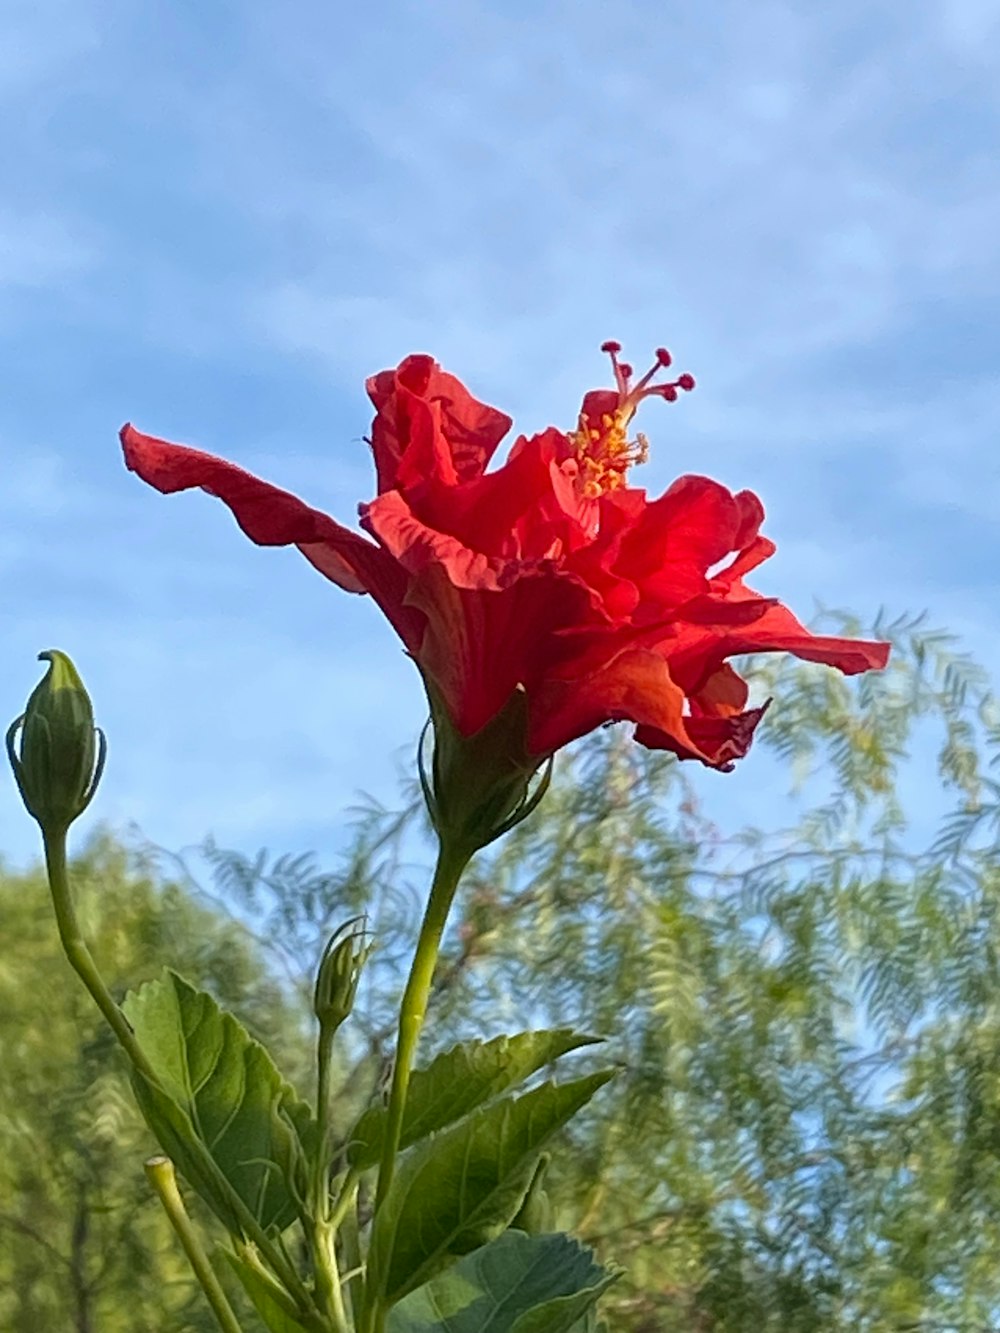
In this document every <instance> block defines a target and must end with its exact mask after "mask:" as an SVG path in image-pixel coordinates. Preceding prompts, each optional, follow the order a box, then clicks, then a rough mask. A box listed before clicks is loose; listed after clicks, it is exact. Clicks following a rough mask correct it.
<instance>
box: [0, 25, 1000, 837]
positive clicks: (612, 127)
mask: <svg viewBox="0 0 1000 1333" xmlns="http://www.w3.org/2000/svg"><path fill="white" fill-rule="evenodd" d="M998 140H1000V11H998V9H997V7H996V5H995V4H993V3H991V2H990V0H926V3H923V4H920V5H900V4H898V3H891V2H890V0H875V2H874V3H872V2H871V0H866V2H865V3H861V2H860V0H858V2H857V3H855V2H854V0H847V2H846V3H841V4H839V5H837V6H819V5H791V4H767V3H761V4H757V5H753V6H748V5H741V4H739V3H736V0H733V2H732V3H729V2H727V0H716V3H715V4H713V5H703V6H680V5H672V4H670V3H663V2H661V3H654V2H653V0H636V2H635V3H624V2H623V3H618V2H617V0H616V3H609V2H608V0H603V2H602V0H572V2H570V0H565V2H564V3H557V2H556V0H532V3H530V4H528V3H525V2H524V0H503V2H502V3H501V2H500V0H494V2H493V3H490V4H487V3H479V0H450V2H447V3H439V2H438V0H425V2H423V3H419V4H418V3H410V4H406V3H386V4H382V5H373V6H360V5H339V4H331V3H330V2H329V0H316V2H314V0H296V3H292V4H289V3H284V4H280V5H279V4H276V3H273V4H272V3H265V2H264V0H240V3H228V4H226V3H222V2H219V3H210V4H206V3H202V2H199V3H194V2H193V0H187V2H186V3H185V2H184V0H171V2H170V3H167V2H166V0H161V3H153V2H151V3H146V4H143V5H134V4H129V3H126V0H31V2H30V3H28V0H6V2H5V3H4V5H3V6H2V7H0V179H2V180H3V182H4V186H3V190H2V192H0V367H2V369H0V385H2V392H0V462H2V477H3V484H2V486H0V701H2V709H5V710H6V713H5V717H6V716H11V717H13V716H14V714H15V713H16V712H17V711H19V709H20V707H21V705H22V703H23V700H24V699H25V697H26V696H27V693H28V691H29V690H30V688H31V687H32V685H33V684H34V682H35V680H36V679H37V676H38V667H37V665H36V663H35V662H34V655H35V653H36V652H37V651H38V650H39V649H42V648H48V647H53V646H55V647H60V648H64V649H65V650H67V651H69V652H70V653H71V654H72V655H73V656H74V657H75V658H76V660H77V662H78V664H79V666H80V668H81V670H82V671H83V673H84V676H85V679H86V680H87V682H88V684H89V686H90V688H91V692H92V694H93V696H94V698H95V701H96V704H97V708H98V712H99V718H100V720H101V722H102V723H103V725H104V726H105V727H106V729H107V730H108V732H109V735H110V740H111V759H110V763H109V769H108V773H107V776H106V778H105V782H104V784H103V787H102V792H101V795H100V797H99V798H98V805H97V809H98V812H99V813H100V814H101V815H102V816H104V817H106V818H108V819H110V820H111V821H112V822H113V823H116V824H118V825H124V824H125V823H126V822H128V821H130V820H134V821H136V822H137V823H138V825H139V826H140V827H141V829H142V830H143V831H144V832H145V833H146V834H148V835H149V836H150V837H152V838H153V839H154V840H156V841H158V842H160V843H163V844H165V845H167V846H171V847H177V846H179V845H181V844H182V843H188V842H191V841H195V840H198V839H199V838H200V837H201V836H202V835H203V834H204V833H206V832H207V831H209V830H210V829H212V830H214V831H215V833H216V834H217V836H218V838H219V839H220V841H222V842H223V843H226V844H230V845H236V846H239V847H242V848H245V849H254V848H256V847H257V846H259V845H263V844H268V845H270V846H272V847H274V848H288V849H296V850H297V849H306V848H319V849H320V850H321V851H322V850H324V849H328V848H330V847H332V846H334V845H335V843H336V837H337V826H338V823H339V821H340V820H341V818H342V811H343V809H344V807H345V805H347V804H348V803H349V802H350V800H351V798H352V794H353V793H354V792H355V791H356V790H357V789H358V788H366V789H368V790H370V791H373V792H375V793H376V794H379V795H382V796H385V797H387V798H391V795H392V793H393V790H394V780H393V765H394V763H395V762H396V760H397V758H398V752H399V749H400V747H401V746H406V745H408V744H409V743H410V742H411V740H412V738H413V737H414V736H415V734H416V731H417V729H418V728H419V725H420V723H421V721H422V717H423V703H422V697H421V693H420V689H419V685H418V681H417V678H416V675H415V673H414V671H413V669H412V667H411V666H410V664H409V663H408V662H407V661H406V660H405V658H403V656H402V654H401V652H400V651H399V650H398V647H397V644H396V642H395V640H394V638H393V636H392V635H391V633H390V632H389V630H388V629H387V628H386V627H385V626H384V625H383V624H382V622H381V620H380V617H379V615H378V613H377V612H376V611H375V609H374V607H373V606H371V605H370V604H367V603H366V602H365V601H364V600H363V599H359V598H351V597H348V596H346V595H343V594H340V593H338V592H337V591H336V590H335V589H333V588H332V587H331V586H329V585H327V584H325V583H324V581H323V580H322V579H321V578H320V577H319V576H318V575H316V574H315V573H314V572H313V571H312V570H311V569H309V568H308V566H306V565H305V563H304V562H303V561H302V560H301V559H300V558H299V557H297V556H296V555H294V554H293V553H289V552H276V551H260V550H257V549H256V548H254V547H252V546H251V545H250V544H249V543H248V542H246V540H245V539H244V538H242V536H241V535H240V534H239V533H238V531H237V530H236V528H235V527H234V525H233V523H232V521H231V519H230V518H229V516H228V514H227V513H226V512H225V511H224V510H223V508H222V507H221V506H220V505H219V504H218V503H217V502H215V501H212V500H211V499H209V498H208V497H204V496H199V495H187V496H178V497H173V498H170V499H166V498H163V497H160V496H158V495H156V494H155V493H154V492H152V491H151V490H149V489H148V488H146V487H144V486H143V485H142V484H141V483H140V482H138V481H137V480H136V479H135V478H134V477H131V476H130V475H128V474H127V473H126V472H125V471H124V469H123V467H122V465H121V462H120V456H119V452H118V446H117V440H116V432H117V428H118V427H119V425H120V424H121V423H122V422H123V421H124V420H126V419H131V420H132V421H134V422H135V423H136V425H137V426H139V428H140V429H143V430H146V431H148V432H150V433H154V434H160V435H164V436H166V437H167V438H172V439H176V440H182V441H186V442H189V443H193V444H197V445H199V446H201V447H203V448H206V449H209V450H212V451H215V452H219V453H222V454H224V455H226V456H228V457H230V458H232V459H234V460H236V461H238V462H240V463H241V464H243V465H244V466H246V467H248V468H250V469H252V470H254V471H257V472H259V473H261V474H262V475H264V476H266V477H268V478H270V479H271V480H273V481H275V482H277V483H279V484H282V485H284V486H286V487H288V488H289V489H292V490H295V491H297V492H298V493H299V494H301V495H302V496H303V497H304V498H306V499H308V500H309V501H310V502H311V503H313V504H316V505H318V506H320V507H326V508H328V509H329V510H330V512H332V513H334V514H336V515H337V516H338V517H340V518H341V519H343V520H345V521H349V520H350V519H351V518H352V517H353V515H354V512H355V506H356V504H357V502H358V500H363V499H367V498H370V495H371V491H372V483H371V473H370V468H369V463H368V458H367V453H366V449H365V447H364V445H363V444H362V443H361V441H360V437H361V435H362V434H363V433H364V432H365V431H366V429H367V426H368V423H369V411H368V406H367V400H366V398H365V395H364V389H363V380H364V377H365V375H367V374H369V373H371V372H373V371H375V370H378V369H381V368H382V367H384V366H387V365H391V364H394V363H395V362H396V361H397V360H398V359H399V358H400V357H401V356H403V355H405V354H406V353H407V352H410V351H416V350H424V351H430V352H432V353H434V354H435V355H436V356H437V357H438V358H439V359H440V360H441V361H442V362H443V363H444V364H445V365H446V366H447V367H448V368H449V369H450V370H452V371H454V372H455V373H456V374H458V375H459V376H461V377H462V378H463V379H464V380H465V381H466V382H467V383H468V384H469V386H470V387H471V388H472V389H473V391H474V392H476V393H477V394H478V395H479V396H481V397H483V398H485V399H486V400H487V401H490V402H494V403H496V405H498V406H500V407H502V408H504V409H505V410H506V411H509V412H511V413H512V414H513V415H514V416H515V418H516V422H517V427H518V428H519V429H523V430H526V431H529V432H531V431H534V430H537V429H540V428H542V427H544V426H546V425H548V424H558V425H562V426H571V425H572V424H573V423H574V421H575V417H576V412H577V409H578V405H579V400H580V397H581V395H582V393H583V392H584V391H585V390H586V389H588V388H590V387H594V386H595V385H598V384H603V383H605V382H606V381H607V367H606V364H605V362H604V359H603V358H602V357H601V355H600V353H599V352H598V346H599V344H600V343H601V342H602V341H603V340H604V339H605V338H609V337H614V338H618V339H620V340H621V341H622V342H623V343H624V345H625V348H626V353H627V355H628V357H629V359H630V360H632V361H634V362H635V363H636V365H637V366H643V365H644V364H645V362H646V358H647V356H648V355H649V353H650V352H651V351H652V349H653V348H654V347H656V346H658V345H660V344H663V343H666V344H667V345H668V346H670V347H671V348H672V349H673V350H674V353H675V357H676V361H677V365H678V367H679V368H680V369H688V370H691V371H692V372H694V373H695V375H696V376H697V377H698V386H699V387H698V390H697V392H696V393H695V394H693V395H691V396H690V397H686V398H684V399H683V400H682V401H681V402H680V403H678V404H676V405H675V406H673V407H669V406H666V405H663V404H659V403H652V404H650V405H649V406H648V408H647V409H646V410H645V413H644V417H643V420H642V422H641V427H642V429H643V430H644V431H645V433H646V434H648V435H649V437H650V440H651V442H652V448H653V458H652V461H651V462H650V464H649V465H648V466H647V467H646V469H645V470H644V476H643V477H642V484H644V485H645V486H647V488H649V489H650V490H651V491H654V492H656V491H659V490H660V489H662V488H663V487H665V486H666V485H667V484H669V482H670V480H672V478H673V477H674V476H676V475H677V474H679V473H681V472H684V471H704V472H708V473H710V474H711V475H713V476H716V477H718V478H719V479H720V480H722V481H724V482H725V483H727V484H728V485H730V486H732V487H734V488H738V487H743V486H749V487H751V488H753V489H755V490H756V491H758V492H759V493H760V495H761V496H762V498H763V499H764V502H765V505H766V507H767V510H768V515H769V518H768V525H767V529H766V530H767V531H768V532H769V534H770V535H771V536H772V537H774V538H775V539H776V540H777V542H778V544H779V553H778V555H777V556H776V557H775V558H774V559H773V560H772V561H770V562H769V564H768V565H767V566H765V567H764V569H762V570H761V571H759V573H758V576H757V578H756V581H755V583H756V586H757V587H759V588H760V589H761V590H762V591H765V592H767V593H770V594H778V595H780V596H781V597H782V598H783V599H784V600H786V601H787V602H789V604H791V605H792V606H793V607H794V608H795V609H797V610H798V611H799V612H800V613H802V614H804V615H808V614H809V613H810V610H811V608H812V606H813V601H814V598H818V599H820V600H821V601H822V602H823V603H825V604H827V605H838V606H844V607H848V608H851V609H854V610H856V611H858V612H859V613H861V614H862V615H868V616H870V615H872V614H874V612H875V610H876V609H877V608H878V606H879V605H881V604H884V605H886V606H888V607H889V608H891V609H893V610H895V611H903V610H907V609H910V610H920V609H923V608H925V607H926V608H928V609H929V611H930V613H931V618H932V620H934V621H936V622H941V623H944V624H947V625H949V626H950V627H952V628H954V629H956V630H958V631H959V632H960V633H961V634H962V636H963V637H964V639H965V641H966V643H967V645H968V646H969V647H971V648H972V649H973V650H975V651H976V652H977V653H978V654H979V655H980V656H982V657H983V658H985V659H986V660H988V661H991V662H995V661H996V660H997V655H998V652H1000V629H998V620H1000V615H998V595H997V582H996V573H995V570H996V566H997V557H998V555H1000V521H998V520H1000V465H998V462H997V448H998V426H1000V380H998V374H997V351H998V341H1000V339H998V327H997V324H998V314H997V312H998V297H1000V240H998V238H1000V168H998V165H997V162H998V157H997V147H998ZM636 480H637V481H638V480H639V478H638V477H637V478H636ZM0 711H2V710H0ZM753 764H754V756H751V757H750V758H749V759H748V760H747V761H746V762H745V764H744V766H743V768H742V771H741V772H740V773H738V774H737V775H734V776H732V777H726V778H723V777H718V776H717V775H714V774H707V773H706V774H704V777H703V780H702V779H699V781H700V785H701V786H702V787H703V789H704V792H705V796H706V800H707V801H708V802H709V808H710V809H713V808H714V809H715V810H716V811H718V812H720V817H721V818H723V820H725V819H726V818H727V814H726V812H727V811H733V812H735V811H737V810H738V809H739V807H740V801H741V797H740V795H739V784H750V785H751V786H752V785H754V784H755V778H754V777H753V776H751V775H750V770H751V769H752V767H753ZM764 771H765V769H764V768H763V767H761V768H760V769H758V773H762V772H764ZM766 771H767V772H768V775H769V781H770V774H771V769H770V768H768V769H767V770H766ZM930 776H931V775H929V778H930ZM756 781H757V783H758V784H759V777H758V779H756ZM34 846H35V838H34V829H33V826H31V825H30V824H29V823H28V821H27V820H26V818H25V817H24V816H23V813H22V812H21V811H20V809H19V807H18V803H17V801H16V799H15V794H14V792H13V786H12V784H10V783H8V782H4V783H0V848H2V849H3V850H4V851H5V852H6V853H8V854H10V855H12V856H13V857H14V858H15V859H20V858H22V857H25V856H27V855H28V854H29V853H31V852H32V851H33V850H34Z"/></svg>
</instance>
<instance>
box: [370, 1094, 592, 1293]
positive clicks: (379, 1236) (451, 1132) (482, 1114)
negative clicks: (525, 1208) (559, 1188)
mask: <svg viewBox="0 0 1000 1333" xmlns="http://www.w3.org/2000/svg"><path fill="white" fill-rule="evenodd" d="M613 1072H614V1071H612V1070H602V1071H601V1072H600V1073H597V1074H590V1075H589V1076H588V1077H586V1078H579V1079H575V1080H573V1082H571V1083H563V1084H560V1085H556V1084H553V1083H544V1084H543V1085H542V1086H541V1087H540V1088H535V1089H534V1090H533V1091H531V1092H527V1093H525V1094H524V1096H522V1097H518V1098H516V1099H515V1098H511V1097H505V1098H504V1099H503V1100H502V1101H499V1102H495V1103H494V1104H493V1105H492V1106H487V1107H482V1108H480V1109H479V1110H477V1111H474V1112H473V1113H472V1114H471V1115H470V1116H468V1117H467V1118H466V1119H465V1120H463V1121H461V1122H460V1123H459V1124H457V1125H454V1126H452V1127H451V1128H450V1129H446V1130H444V1131H443V1132H442V1133H440V1134H436V1135H432V1136H431V1137H430V1138H428V1139H426V1140H425V1141H424V1142H423V1143H421V1144H420V1145H418V1147H416V1148H415V1149H414V1150H413V1152H412V1153H410V1154H409V1156H407V1157H405V1158H404V1159H403V1161H402V1162H401V1164H400V1166H399V1168H398V1170H397V1172H396V1176H395V1179H394V1180H393V1182H392V1186H391V1188H390V1190H389V1193H388V1195H387V1196H386V1198H385V1201H384V1203H383V1204H382V1207H381V1208H380V1209H379V1211H378V1212H377V1214H376V1216H375V1221H374V1224H373V1226H372V1238H371V1246H370V1249H369V1252H368V1273H369V1280H370V1282H371V1284H372V1290H373V1291H374V1292H375V1293H376V1296H377V1299H380V1300H381V1301H382V1303H383V1304H384V1305H393V1304H394V1303H395V1302H396V1301H398V1300H401V1299H402V1297H403V1296H405V1295H406V1294H407V1293H408V1292H410V1291H413V1289H414V1288H415V1287H419V1286H420V1285H421V1283H423V1282H427V1281H428V1280H429V1279H430V1278H431V1277H433V1276H434V1274H435V1273H436V1272H438V1271H439V1270H440V1269H441V1268H443V1267H444V1266H445V1265H446V1264H447V1263H448V1262H449V1261H450V1260H451V1259H452V1258H453V1257H455V1256H456V1255H460V1254H466V1253H468V1251H470V1250H474V1249H476V1248H477V1247H478V1246H480V1245H484V1244H486V1243H487V1242H488V1241H491V1240H493V1239H495V1238H496V1236H497V1235H499V1233H500V1232H501V1231H503V1230H504V1228H505V1227H507V1226H509V1225H510V1222H511V1221H512V1219H513V1218H514V1217H515V1216H516V1214H517V1211H518V1209H519V1208H520V1206H521V1203H522V1201H523V1199H524V1196H525V1194H526V1193H527V1191H528V1187H529V1185H530V1184H531V1180H532V1177H533V1175H534V1172H535V1166H536V1164H537V1162H538V1158H539V1155H540V1152H541V1149H542V1148H543V1147H544V1145H545V1143H546V1141H547V1140H548V1139H549V1138H551V1136H552V1135H553V1134H554V1133H555V1131H556V1130H557V1129H559V1128H560V1127H561V1126H562V1125H564V1124H565V1123H566V1121H567V1120H569V1119H570V1117H571V1116H572V1115H574V1114H575V1113H576V1112H577V1111H578V1110H579V1109H580V1108H581V1107H582V1106H584V1105H586V1103H587V1102H588V1101H590V1099H591V1097H593V1095H594V1093H595V1092H596V1091H597V1090H598V1088H600V1087H602V1086H603V1085H604V1084H605V1083H607V1081H608V1079H610V1078H611V1077H613Z"/></svg>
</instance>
